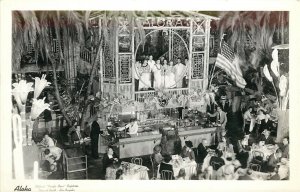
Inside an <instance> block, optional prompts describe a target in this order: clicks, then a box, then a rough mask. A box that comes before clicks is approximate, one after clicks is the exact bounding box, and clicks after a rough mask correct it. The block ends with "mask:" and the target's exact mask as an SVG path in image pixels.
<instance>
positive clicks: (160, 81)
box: [134, 55, 189, 91]
mask: <svg viewBox="0 0 300 192" xmlns="http://www.w3.org/2000/svg"><path fill="white" fill-rule="evenodd" d="M188 66H189V61H188V59H185V61H184V64H183V63H182V61H181V59H177V60H176V61H175V63H174V61H172V60H170V61H168V60H167V59H165V58H164V57H162V58H160V59H158V60H156V61H154V60H153V56H152V55H150V56H149V57H145V59H144V60H143V61H137V62H136V63H135V67H134V78H135V90H136V91H138V90H140V91H141V90H148V89H155V90H158V89H162V88H169V89H170V88H181V87H187V78H188V75H187V74H188Z"/></svg>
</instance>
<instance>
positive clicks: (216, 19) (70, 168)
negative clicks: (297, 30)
mask: <svg viewBox="0 0 300 192" xmlns="http://www.w3.org/2000/svg"><path fill="white" fill-rule="evenodd" d="M197 8H198V9H197V10H194V9H189V10H180V9H178V10H173V9H170V10H168V9H157V10H155V9H154V10H153V9H149V10H145V9H140V10H139V9H135V10H110V9H107V10H106V9H90V10H75V9H74V10H69V9H66V10H61V9H57V10H38V9H32V10H28V9H26V10H22V9H20V10H18V9H15V10H11V11H10V14H11V23H10V26H8V27H10V28H11V34H8V35H10V36H11V45H10V46H11V47H10V48H11V55H9V57H10V58H11V64H10V65H8V66H7V67H9V68H10V69H9V71H10V74H8V75H6V76H9V77H10V79H9V81H8V83H9V85H8V87H9V88H10V92H9V93H7V95H8V98H7V100H6V106H9V107H7V108H6V109H5V110H4V109H3V108H2V109H1V111H2V110H4V111H5V115H6V116H5V118H7V120H8V121H10V123H11V126H10V127H6V132H7V133H8V135H6V137H9V138H11V140H9V142H6V143H5V145H6V148H8V150H9V151H10V153H9V156H10V157H9V158H11V161H10V162H8V163H7V165H6V166H10V167H11V178H9V179H11V180H15V181H18V180H23V181H26V180H27V181H36V182H37V181H41V182H44V183H47V182H46V181H48V180H52V181H53V180H55V181H58V182H64V181H67V180H72V181H73V182H74V184H76V181H74V180H78V181H82V180H83V181H85V182H89V181H98V182H100V183H99V184H101V182H104V181H103V180H110V181H112V180H135V181H136V182H137V180H149V182H150V180H154V181H151V183H154V184H155V182H160V181H161V180H207V181H197V182H196V183H198V184H199V185H200V184H201V183H203V182H208V181H217V180H222V181H224V180H231V181H235V182H236V183H237V184H238V183H239V182H240V181H238V180H256V182H258V181H259V182H262V181H264V182H267V183H268V182H271V181H280V182H288V181H289V180H290V179H291V177H290V173H291V172H292V169H291V167H290V161H293V158H294V157H295V155H297V154H291V155H290V136H291V134H290V121H289V114H290V112H289V111H290V108H292V105H291V104H290V84H291V83H290V82H291V80H290V70H289V69H290V49H291V48H290V41H291V38H290V33H291V32H290V23H291V22H290V11H288V10H275V9H274V10H266V11H264V10H263V9H262V10H259V11H255V10H253V11H244V10H242V9H240V10H232V11H230V10H228V11H225V10H224V11H222V10H218V9H216V11H213V10H209V11H208V10H205V9H203V10H201V9H199V7H197ZM292 51H296V50H292ZM296 52H297V51H296ZM291 53H292V54H295V52H291ZM293 64H295V65H296V63H293ZM1 75H2V71H1ZM1 84H2V83H1ZM1 92H2V91H1ZM293 128H297V127H293ZM1 145H3V142H1ZM291 145H293V142H292V144H291ZM293 179H294V178H293ZM281 180H285V181H281ZM49 182H51V181H49ZM164 182H166V181H164ZM169 182H170V185H172V184H171V182H173V183H174V182H176V181H169ZM177 182H181V183H184V182H188V181H177ZM22 183H23V184H22V186H13V187H12V191H20V190H21V191H31V188H28V185H26V182H22ZM125 183H126V182H125ZM196 183H195V182H194V184H195V186H196V185H198V184H196ZM166 184H167V183H166ZM253 184H254V185H255V182H253ZM20 185H21V184H20ZM122 185H123V184H122ZM125 185H126V184H125ZM212 185H214V183H212ZM16 187H17V188H16ZM119 187H120V186H119ZM190 187H192V186H190ZM81 188H82V187H81ZM40 190H41V191H42V189H40ZM56 190H57V191H58V189H56ZM75 191H76V190H75Z"/></svg>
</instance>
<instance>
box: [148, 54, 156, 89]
mask: <svg viewBox="0 0 300 192" xmlns="http://www.w3.org/2000/svg"><path fill="white" fill-rule="evenodd" d="M148 65H149V66H150V70H151V72H150V81H151V88H153V84H154V73H153V67H154V65H155V61H154V60H153V56H152V55H150V56H149V60H148Z"/></svg>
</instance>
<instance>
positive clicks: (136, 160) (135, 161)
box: [131, 157, 143, 165]
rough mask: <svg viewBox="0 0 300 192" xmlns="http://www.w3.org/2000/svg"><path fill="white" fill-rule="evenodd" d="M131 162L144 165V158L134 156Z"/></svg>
mask: <svg viewBox="0 0 300 192" xmlns="http://www.w3.org/2000/svg"><path fill="white" fill-rule="evenodd" d="M131 163H134V164H137V165H143V159H142V158H140V157H133V158H132V159H131Z"/></svg>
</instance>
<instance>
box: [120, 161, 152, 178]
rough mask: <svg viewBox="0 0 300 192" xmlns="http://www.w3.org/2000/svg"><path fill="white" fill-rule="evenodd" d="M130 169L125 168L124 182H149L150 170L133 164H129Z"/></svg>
mask: <svg viewBox="0 0 300 192" xmlns="http://www.w3.org/2000/svg"><path fill="white" fill-rule="evenodd" d="M126 164H127V165H128V169H124V168H123V179H124V180H148V179H149V175H148V170H149V169H148V168H147V167H145V166H141V165H136V164H133V163H127V162H126Z"/></svg>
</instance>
